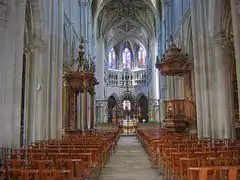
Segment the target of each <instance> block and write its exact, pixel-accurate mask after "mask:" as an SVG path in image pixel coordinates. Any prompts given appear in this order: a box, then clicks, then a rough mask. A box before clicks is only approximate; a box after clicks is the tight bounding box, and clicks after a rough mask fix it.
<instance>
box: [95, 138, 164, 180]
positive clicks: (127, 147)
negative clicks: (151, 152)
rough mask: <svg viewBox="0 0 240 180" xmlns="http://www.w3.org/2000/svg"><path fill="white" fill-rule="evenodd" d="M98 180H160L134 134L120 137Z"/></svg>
mask: <svg viewBox="0 0 240 180" xmlns="http://www.w3.org/2000/svg"><path fill="white" fill-rule="evenodd" d="M100 180H162V178H161V176H159V175H158V174H157V172H156V171H155V170H153V169H152V168H151V167H150V163H149V161H148V157H147V154H146V153H145V151H144V149H143V148H142V146H141V144H140V142H139V141H138V140H137V139H136V137H135V136H127V137H126V136H125V137H121V138H120V140H119V142H118V147H117V149H116V152H115V153H114V154H113V155H112V156H111V157H110V159H109V161H108V163H107V164H106V166H105V168H104V169H103V170H102V173H101V175H100Z"/></svg>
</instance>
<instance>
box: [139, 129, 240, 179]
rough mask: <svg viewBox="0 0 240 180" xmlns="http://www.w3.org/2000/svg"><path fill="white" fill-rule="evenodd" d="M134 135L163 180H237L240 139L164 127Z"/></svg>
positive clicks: (239, 177)
mask: <svg viewBox="0 0 240 180" xmlns="http://www.w3.org/2000/svg"><path fill="white" fill-rule="evenodd" d="M137 137H138V138H139V140H140V142H141V143H142V145H143V147H144V148H145V150H146V152H147V154H148V157H149V160H150V163H151V166H152V168H155V169H156V170H157V171H158V173H159V174H161V175H163V177H164V180H240V141H237V140H214V139H198V137H197V135H196V134H185V133H174V132H169V131H168V130H166V129H158V130H154V129H144V130H143V129H138V130H137Z"/></svg>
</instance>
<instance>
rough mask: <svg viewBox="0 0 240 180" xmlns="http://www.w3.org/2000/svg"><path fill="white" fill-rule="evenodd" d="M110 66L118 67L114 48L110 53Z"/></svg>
mask: <svg viewBox="0 0 240 180" xmlns="http://www.w3.org/2000/svg"><path fill="white" fill-rule="evenodd" d="M108 67H109V68H112V69H115V68H116V52H115V50H114V48H112V49H111V50H110V52H109V53H108Z"/></svg>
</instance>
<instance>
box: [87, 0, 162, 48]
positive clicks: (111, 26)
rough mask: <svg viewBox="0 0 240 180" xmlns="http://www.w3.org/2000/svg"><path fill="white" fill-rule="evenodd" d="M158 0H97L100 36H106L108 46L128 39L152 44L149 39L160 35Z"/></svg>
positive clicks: (98, 34)
mask: <svg viewBox="0 0 240 180" xmlns="http://www.w3.org/2000/svg"><path fill="white" fill-rule="evenodd" d="M156 2H159V1H153V0H96V1H93V4H92V8H93V9H92V10H93V17H94V20H95V27H96V30H97V33H96V36H97V37H103V38H104V41H105V47H106V49H109V48H111V47H113V46H115V45H116V44H119V42H122V41H125V40H127V41H131V42H133V43H137V44H142V45H144V46H145V47H148V42H149V41H150V40H151V39H153V38H155V37H156V27H157V25H156V24H157V22H159V4H158V3H156Z"/></svg>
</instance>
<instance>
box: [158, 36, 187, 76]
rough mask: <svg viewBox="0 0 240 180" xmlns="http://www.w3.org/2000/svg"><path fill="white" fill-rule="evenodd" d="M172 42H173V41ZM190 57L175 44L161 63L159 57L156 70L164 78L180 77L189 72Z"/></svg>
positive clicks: (167, 51)
mask: <svg viewBox="0 0 240 180" xmlns="http://www.w3.org/2000/svg"><path fill="white" fill-rule="evenodd" d="M171 41H172V40H171ZM189 65H190V63H189V62H188V55H187V54H184V53H183V52H182V51H181V49H179V48H177V47H176V45H175V44H173V43H172V44H171V45H170V47H169V49H167V50H166V54H164V55H163V57H162V59H161V61H160V60H159V58H158V57H157V62H156V68H157V69H159V71H160V73H161V74H162V75H163V76H180V75H183V74H185V73H187V72H188V71H189Z"/></svg>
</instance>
